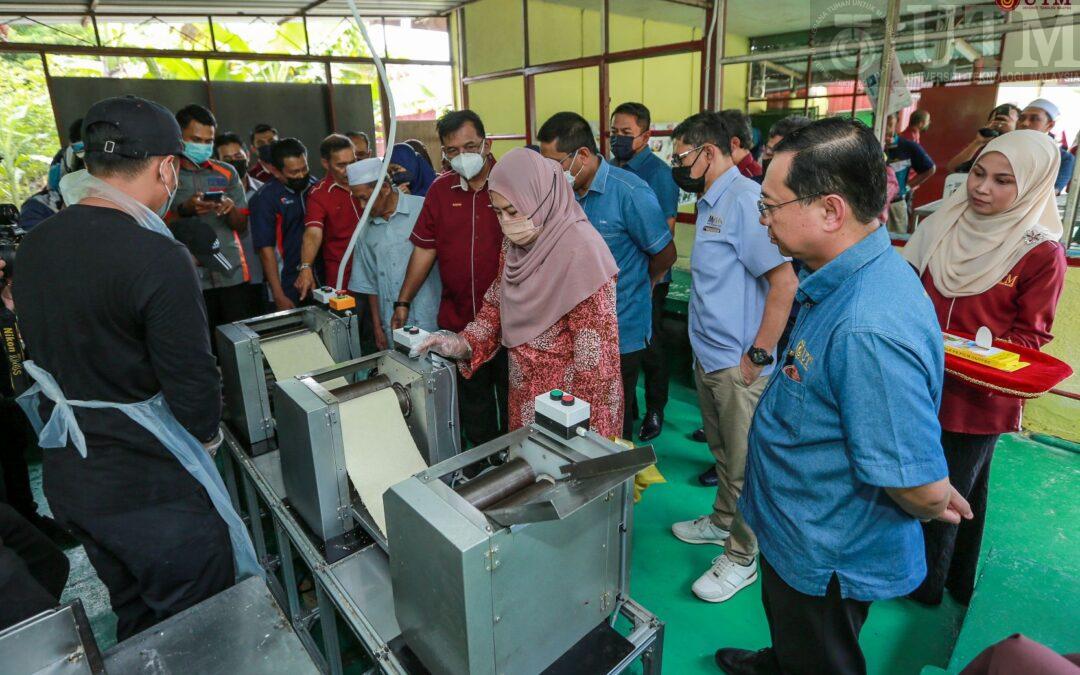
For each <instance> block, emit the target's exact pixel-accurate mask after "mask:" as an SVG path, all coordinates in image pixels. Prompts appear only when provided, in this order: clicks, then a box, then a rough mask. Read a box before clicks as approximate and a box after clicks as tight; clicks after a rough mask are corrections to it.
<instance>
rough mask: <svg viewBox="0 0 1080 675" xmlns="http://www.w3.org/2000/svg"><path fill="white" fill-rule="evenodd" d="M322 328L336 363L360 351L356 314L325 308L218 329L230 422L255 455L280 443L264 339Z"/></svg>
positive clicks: (327, 345)
mask: <svg viewBox="0 0 1080 675" xmlns="http://www.w3.org/2000/svg"><path fill="white" fill-rule="evenodd" d="M301 331H306V332H313V333H317V334H318V335H319V337H320V338H321V339H322V342H323V344H324V345H326V349H327V351H329V352H330V356H331V358H333V359H334V361H335V362H340V361H348V360H350V359H355V358H357V357H359V356H360V330H359V327H358V324H357V321H356V316H355V315H353V314H352V313H351V312H350V313H345V314H340V313H337V312H334V311H331V310H329V309H326V308H324V307H300V308H298V309H290V310H286V311H284V312H275V313H273V314H267V315H265V316H259V317H255V318H253V319H245V320H244V321H237V322H236V323H231V324H227V325H223V326H218V329H217V346H218V359H219V362H220V364H221V376H222V382H223V385H224V392H225V403H226V407H227V413H228V419H227V421H228V422H229V424H230V426H231V427H232V429H233V430H235V432H236V433H237V435H238V436H239V438H240V440H241V441H242V442H243V443H245V444H246V445H247V446H248V449H249V450H250V452H251V453H252V454H255V455H257V454H260V453H262V452H266V451H268V450H270V449H272V448H273V447H274V438H275V437H274V415H273V408H272V407H271V403H272V399H271V392H272V391H273V381H274V377H273V373H271V372H270V368H269V367H268V366H267V364H266V361H265V359H264V357H263V351H262V344H264V343H265V342H267V341H269V340H275V339H281V338H284V337H288V336H291V335H295V334H296V333H297V332H301Z"/></svg>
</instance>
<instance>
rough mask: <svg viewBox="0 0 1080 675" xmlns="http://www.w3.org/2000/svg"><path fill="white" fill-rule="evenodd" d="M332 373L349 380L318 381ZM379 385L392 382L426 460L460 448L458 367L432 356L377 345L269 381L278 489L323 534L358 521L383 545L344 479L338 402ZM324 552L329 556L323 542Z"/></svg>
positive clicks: (328, 536)
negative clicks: (339, 360)
mask: <svg viewBox="0 0 1080 675" xmlns="http://www.w3.org/2000/svg"><path fill="white" fill-rule="evenodd" d="M339 378H344V379H346V380H348V381H349V382H350V383H351V384H348V385H345V386H342V387H337V388H335V389H332V390H328V389H326V388H325V387H324V386H323V383H326V382H330V381H332V380H337V379H339ZM385 388H393V389H394V391H395V393H396V395H397V399H398V403H399V405H400V406H401V410H402V414H403V416H404V418H405V424H406V426H407V427H408V429H409V433H410V434H412V438H413V440H414V441H415V442H416V447H417V449H419V451H420V454H421V455H422V456H423V458H424V460H425V461H426V462H427V463H428V465H429V466H430V465H434V464H438V463H439V462H442V461H443V460H446V459H449V458H450V457H453V456H455V455H457V454H458V453H459V452H460V450H461V433H460V430H459V423H458V409H457V400H456V397H457V373H456V369H455V368H454V366H453V364H450V363H448V362H446V361H444V360H442V359H441V358H439V357H437V356H427V357H423V358H417V359H412V358H409V357H408V356H406V355H405V354H403V353H402V352H400V351H383V352H379V353H377V354H372V355H370V356H366V357H363V358H359V359H354V360H352V361H347V362H345V363H340V364H338V365H336V366H333V367H331V368H326V369H324V370H319V371H316V372H313V373H309V374H307V375H303V376H299V377H297V378H295V379H293V380H289V381H284V382H277V383H276V385H275V390H274V407H275V412H276V416H277V430H278V440H279V443H278V445H279V447H280V450H281V470H282V475H283V476H284V482H285V491H286V494H287V495H288V497H289V502H290V504H292V506H293V508H295V509H296V511H297V513H299V514H300V516H301V518H303V520H304V521H305V522H306V523H307V525H308V527H310V528H311V529H312V531H313V532H314V533H315V535H316V536H317V537H318V538H320V539H322V540H323V541H324V542H331V541H334V540H337V539H338V538H339V537H342V536H344V535H345V534H347V533H348V532H350V531H352V530H353V529H355V528H356V526H357V525H360V526H361V527H363V529H364V530H366V531H367V532H368V534H370V535H371V536H372V537H373V538H374V539H375V540H376V541H377V542H379V543H380V544H381V545H382V546H383V548H384V549H385V547H386V538H385V536H384V535H383V534H382V532H381V531H379V528H378V527H376V526H375V524H374V522H373V521H372V520H371V517H370V515H369V514H368V512H367V509H366V508H365V507H364V505H363V504H362V503H361V502H360V501H359V499H358V498H356V496H355V491H354V490H352V487H351V483H350V482H349V475H348V473H347V472H346V467H345V446H344V441H343V437H342V430H341V410H340V405H341V403H343V402H345V401H347V400H349V399H351V398H354V397H356V396H365V395H368V394H369V393H372V392H375V391H379V390H381V389H385ZM393 450H394V449H393V448H387V450H386V451H387V452H388V453H390V452H393ZM327 554H328V557H331V556H330V551H329V550H328V551H327Z"/></svg>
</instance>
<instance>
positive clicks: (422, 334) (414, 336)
mask: <svg viewBox="0 0 1080 675" xmlns="http://www.w3.org/2000/svg"><path fill="white" fill-rule="evenodd" d="M429 335H431V333H429V332H427V331H426V330H424V329H423V328H420V327H418V326H402V327H401V328H398V329H397V330H395V331H394V345H395V346H396V347H397V348H398V349H400V350H402V351H404V352H405V353H406V354H408V353H409V350H411V349H412V348H413V347H416V346H417V345H419V344H420V343H421V342H423V341H424V340H426V339H427V338H428V336H429Z"/></svg>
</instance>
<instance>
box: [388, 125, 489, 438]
mask: <svg viewBox="0 0 1080 675" xmlns="http://www.w3.org/2000/svg"><path fill="white" fill-rule="evenodd" d="M435 127H436V130H437V131H438V132H439V141H440V142H441V143H442V154H443V159H444V160H445V161H446V162H448V163H449V165H450V168H451V171H450V172H448V173H444V174H442V175H441V176H439V177H438V178H437V179H435V182H434V183H432V184H431V187H429V188H428V192H427V195H426V196H425V198H424V208H423V210H421V211H420V217H419V218H418V219H417V221H416V227H414V228H413V231H412V236H411V237H410V241H412V243H413V245H414V246H415V247H416V248H415V249H414V250H413V253H412V256H411V257H410V258H409V266H408V269H407V270H406V272H405V281H404V283H402V285H401V291H400V292H399V293H398V296H397V302H395V303H394V316H393V319H392V321H391V328H395V329H396V328H400V327H401V326H403V325H404V324H405V322H406V321H407V319H408V316H409V309H410V306H411V303H412V302H413V299H414V298H415V297H416V294H417V293H418V292H419V291H420V288H421V287H422V286H423V284H424V280H425V279H427V277H428V275H429V274H430V273H431V271H432V268H433V267H434V266H435V262H436V260H437V261H438V263H439V272H438V273H439V277H440V278H441V280H442V287H443V294H442V302H441V303H440V305H439V319H438V323H439V328H442V329H445V330H449V331H453V332H455V333H457V332H460V331H462V330H463V329H464V328H465V326H466V325H467V324H468V323H469V322H470V321H472V320H473V318H475V317H476V312H477V311H478V310H479V309H480V306H481V305H482V304H483V299H484V293H485V292H486V291H487V289H488V287H489V286H491V282H493V281H494V280H495V277H496V276H497V275H498V273H499V255H500V253H501V251H502V243H503V233H502V229H501V228H500V227H499V219H498V218H497V217H496V215H495V212H494V211H493V210H492V209H491V198H490V197H489V196H488V187H487V179H488V173H489V172H490V171H491V167H492V166H494V164H495V158H494V157H492V155H491V141H489V140H487V138H486V135H485V133H484V123H483V122H482V121H481V120H480V116H479V115H477V114H476V113H474V112H473V111H471V110H455V111H452V112H448V113H446V114H445V115H443V116H442V117H441V118H439V121H438V122H437V123H436V125H435ZM508 380H509V375H508V373H507V365H506V353H505V352H502V353H500V354H499V355H498V356H497V357H495V358H494V359H492V360H491V361H489V362H488V363H487V364H485V365H484V366H483V367H481V368H480V369H479V370H477V371H476V373H475V374H474V375H473V377H472V378H471V379H468V380H466V379H464V378H459V380H458V383H459V385H458V386H459V387H460V388H461V396H459V397H458V398H459V400H460V401H461V420H462V425H463V427H464V432H465V437H466V438H467V439H468V440H469V441H470V442H471V443H472V444H473V445H478V444H480V443H484V442H486V441H489V440H491V439H493V438H495V437H497V436H498V435H500V434H501V433H505V431H506V420H507V414H506V400H507V391H508V386H509V385H508Z"/></svg>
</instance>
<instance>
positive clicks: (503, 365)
mask: <svg viewBox="0 0 1080 675" xmlns="http://www.w3.org/2000/svg"><path fill="white" fill-rule="evenodd" d="M509 394H510V372H509V368H508V361H507V355H506V350H505V349H500V350H499V352H498V353H497V354H496V355H495V357H494V358H492V359H491V360H490V361H488V362H487V363H485V364H484V365H482V366H480V367H479V368H477V369H476V370H475V371H474V372H473V376H472V377H471V378H470V379H465V378H464V377H462V376H461V375H458V413H459V415H460V416H461V428H462V431H463V433H464V436H465V440H466V441H468V442H469V443H470V444H471V445H472V447H474V448H475V447H476V446H478V445H480V444H481V443H487V442H488V441H490V440H492V439H494V438H498V437H499V436H501V435H503V434H505V433H506V430H507V422H508V417H507V415H508V414H509V412H508V411H509V407H508V403H507V400H508V398H509Z"/></svg>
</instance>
